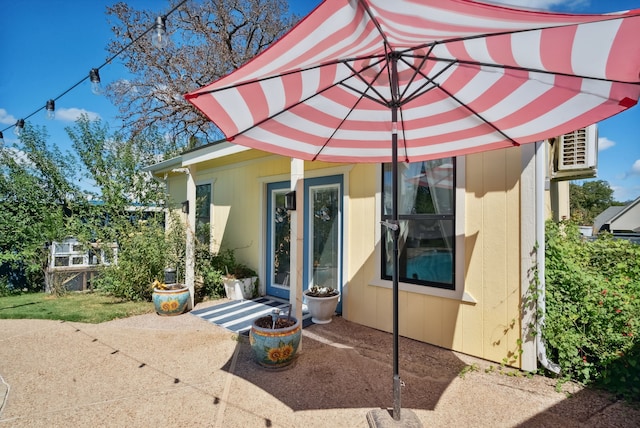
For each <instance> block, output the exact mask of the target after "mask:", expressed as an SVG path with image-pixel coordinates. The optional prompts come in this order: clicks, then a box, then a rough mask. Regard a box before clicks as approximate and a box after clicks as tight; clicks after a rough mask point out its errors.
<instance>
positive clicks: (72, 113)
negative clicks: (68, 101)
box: [56, 107, 100, 122]
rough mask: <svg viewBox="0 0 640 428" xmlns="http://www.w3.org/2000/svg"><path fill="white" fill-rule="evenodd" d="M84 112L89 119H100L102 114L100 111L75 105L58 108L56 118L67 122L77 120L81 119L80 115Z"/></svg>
mask: <svg viewBox="0 0 640 428" xmlns="http://www.w3.org/2000/svg"><path fill="white" fill-rule="evenodd" d="M83 114H86V115H87V116H88V117H89V120H97V119H100V115H99V114H98V113H94V112H92V111H87V110H85V109H82V108H75V107H73V108H58V109H56V119H57V120H62V121H66V122H75V121H76V120H78V119H80V116H81V115H83Z"/></svg>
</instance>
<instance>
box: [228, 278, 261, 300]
mask: <svg viewBox="0 0 640 428" xmlns="http://www.w3.org/2000/svg"><path fill="white" fill-rule="evenodd" d="M257 279H258V277H257V276H252V277H251V278H242V279H229V278H223V279H222V282H223V283H224V292H225V294H226V295H227V299H230V300H246V299H251V297H253V285H254V284H255V282H256V280H257Z"/></svg>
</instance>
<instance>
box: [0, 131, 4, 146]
mask: <svg viewBox="0 0 640 428" xmlns="http://www.w3.org/2000/svg"><path fill="white" fill-rule="evenodd" d="M3 145H4V134H3V133H2V131H0V149H1V148H2V146H3Z"/></svg>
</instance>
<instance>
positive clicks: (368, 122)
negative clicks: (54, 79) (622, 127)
mask: <svg viewBox="0 0 640 428" xmlns="http://www.w3.org/2000/svg"><path fill="white" fill-rule="evenodd" d="M638 15H640V10H635V11H629V12H620V13H614V14H608V15H568V14H559V13H546V12H532V11H522V10H515V9H510V8H506V7H502V6H496V5H488V4H482V3H476V2H471V1H466V0H394V1H388V0H359V1H356V0H350V1H348V0H326V1H324V2H323V3H322V4H320V5H319V6H318V7H317V8H316V9H315V10H314V11H313V12H312V13H311V14H309V15H308V16H307V17H306V18H305V19H304V20H302V21H301V22H300V23H299V24H298V25H297V26H296V27H294V28H293V29H292V30H291V31H290V32H289V33H288V34H286V35H285V36H284V37H283V38H282V39H281V40H280V41H278V42H277V43H275V44H273V45H272V46H271V47H270V48H269V49H267V50H266V51H265V52H263V53H262V54H261V55H259V56H257V57H256V58H254V59H253V60H252V61H250V62H249V63H247V64H246V65H244V66H243V67H241V68H240V69H238V70H237V71H235V72H234V73H231V74H230V75H228V76H226V77H224V78H222V79H220V80H218V81H216V82H214V83H213V84H211V85H208V86H205V87H203V88H201V89H198V90H196V91H194V92H192V93H189V94H187V95H186V98H187V99H188V100H189V101H190V102H192V103H193V104H194V105H195V106H196V107H197V108H198V109H200V110H201V111H202V112H204V114H206V115H207V116H208V117H209V118H210V119H211V120H212V121H213V122H214V123H215V124H216V125H217V126H218V127H219V128H220V129H221V130H222V131H223V133H224V134H225V135H226V137H227V138H228V139H229V140H233V141H234V142H235V143H237V144H240V145H244V146H248V147H253V148H257V149H260V150H265V151H268V152H274V153H279V154H282V155H286V156H291V157H297V158H301V159H307V160H310V159H317V160H324V161H338V162H388V161H391V160H392V153H391V146H390V144H389V141H390V139H389V136H390V134H391V131H392V128H393V125H392V117H391V114H390V112H391V109H392V107H393V106H394V105H395V106H397V108H398V125H397V129H398V139H399V160H400V161H418V160H427V159H436V158H442V157H446V156H455V155H461V154H467V153H472V152H478V151H482V150H488V149H496V148H502V147H509V146H512V145H518V144H522V143H529V142H533V141H539V140H542V139H544V138H547V137H552V136H557V135H561V134H563V133H566V132H570V131H573V130H575V129H578V128H581V127H584V126H586V125H589V124H591V123H594V122H597V121H599V120H602V119H604V118H607V117H609V116H612V115H614V114H616V113H619V112H621V111H623V110H625V109H627V108H629V107H631V106H633V105H635V104H636V102H637V99H638V96H639V94H640V85H639V81H640V79H639V77H638V72H639V71H640V43H639V40H640V16H638ZM393 63H395V64H397V78H398V93H397V94H396V95H395V96H394V94H393V93H392V92H393V91H392V89H391V85H390V81H391V80H392V79H393V76H392V68H393V67H392V64H393Z"/></svg>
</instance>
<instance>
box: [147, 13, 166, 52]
mask: <svg viewBox="0 0 640 428" xmlns="http://www.w3.org/2000/svg"><path fill="white" fill-rule="evenodd" d="M166 21H167V19H166V18H165V17H164V16H159V17H157V18H156V24H155V26H154V27H153V30H151V43H152V44H153V46H155V47H156V48H158V49H162V48H165V47H167V44H168V39H167V26H166Z"/></svg>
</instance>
